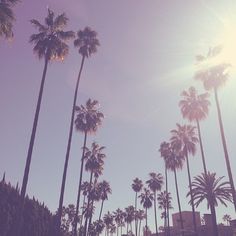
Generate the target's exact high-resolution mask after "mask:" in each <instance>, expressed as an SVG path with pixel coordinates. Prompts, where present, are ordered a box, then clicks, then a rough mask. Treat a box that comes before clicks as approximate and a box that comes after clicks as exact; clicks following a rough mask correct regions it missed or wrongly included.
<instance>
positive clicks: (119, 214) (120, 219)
mask: <svg viewBox="0 0 236 236" xmlns="http://www.w3.org/2000/svg"><path fill="white" fill-rule="evenodd" d="M124 216H125V213H124V212H123V211H122V210H121V209H120V208H118V209H116V211H114V212H113V218H114V221H115V222H116V225H117V236H118V235H119V230H118V229H119V228H120V234H121V235H122V227H123V226H124Z"/></svg>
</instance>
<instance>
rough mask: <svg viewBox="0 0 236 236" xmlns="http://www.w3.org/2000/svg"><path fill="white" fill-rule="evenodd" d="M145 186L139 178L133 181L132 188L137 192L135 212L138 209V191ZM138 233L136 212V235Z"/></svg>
mask: <svg viewBox="0 0 236 236" xmlns="http://www.w3.org/2000/svg"><path fill="white" fill-rule="evenodd" d="M142 188H143V182H142V180H141V179H139V178H135V179H134V180H133V183H132V189H133V190H134V192H135V212H136V211H137V200H138V193H139V192H140V191H141V190H142ZM137 234H138V221H137V219H136V214H135V236H137Z"/></svg>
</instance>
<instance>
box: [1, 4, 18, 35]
mask: <svg viewBox="0 0 236 236" xmlns="http://www.w3.org/2000/svg"><path fill="white" fill-rule="evenodd" d="M18 2H19V0H0V37H4V38H6V39H11V38H12V37H13V31H12V28H13V22H14V21H15V16H14V12H13V10H12V8H13V7H14V6H15V4H16V3H18Z"/></svg>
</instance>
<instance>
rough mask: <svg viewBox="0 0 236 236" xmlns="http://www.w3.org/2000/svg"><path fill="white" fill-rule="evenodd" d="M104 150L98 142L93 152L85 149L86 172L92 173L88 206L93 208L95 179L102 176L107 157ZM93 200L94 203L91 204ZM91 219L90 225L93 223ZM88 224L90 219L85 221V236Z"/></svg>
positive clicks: (94, 143) (92, 146)
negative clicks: (92, 197)
mask: <svg viewBox="0 0 236 236" xmlns="http://www.w3.org/2000/svg"><path fill="white" fill-rule="evenodd" d="M104 149H105V147H104V146H99V145H98V144H97V143H96V142H93V143H92V145H91V150H90V149H88V148H87V147H85V154H84V158H85V160H86V163H85V170H86V171H89V172H90V181H89V185H90V188H89V189H90V192H89V194H88V203H87V205H88V206H90V204H91V205H92V206H93V200H92V199H91V196H92V194H91V190H92V183H93V178H94V177H95V179H97V178H98V176H99V175H101V174H102V170H103V165H104V158H105V157H106V155H105V154H104V153H103V150H104ZM95 184H96V183H95ZM91 200H92V202H90V201H91ZM91 217H92V215H91ZM91 217H90V222H89V223H91ZM87 224H88V218H86V220H85V227H84V229H85V236H86V232H87Z"/></svg>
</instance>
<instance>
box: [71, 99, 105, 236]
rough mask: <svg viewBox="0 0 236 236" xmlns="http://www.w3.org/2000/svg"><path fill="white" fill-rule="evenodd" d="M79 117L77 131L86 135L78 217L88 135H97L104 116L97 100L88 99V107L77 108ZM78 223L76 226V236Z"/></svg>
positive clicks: (76, 121)
mask: <svg viewBox="0 0 236 236" xmlns="http://www.w3.org/2000/svg"><path fill="white" fill-rule="evenodd" d="M75 110H76V112H77V116H76V119H75V128H76V130H77V131H79V132H82V133H84V144H83V151H82V157H81V166H80V177H79V184H78V194H77V202H76V216H77V215H78V213H79V204H80V195H81V183H82V178H83V169H84V154H85V150H86V148H85V147H86V144H87V135H88V134H91V133H96V131H97V129H98V127H99V126H100V125H101V124H102V119H103V118H104V115H103V114H102V112H100V111H99V103H98V101H97V100H91V99H88V101H87V102H86V105H85V106H83V105H81V106H77V107H76V108H75ZM76 231H77V223H75V225H74V235H76Z"/></svg>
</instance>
